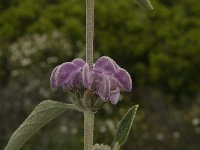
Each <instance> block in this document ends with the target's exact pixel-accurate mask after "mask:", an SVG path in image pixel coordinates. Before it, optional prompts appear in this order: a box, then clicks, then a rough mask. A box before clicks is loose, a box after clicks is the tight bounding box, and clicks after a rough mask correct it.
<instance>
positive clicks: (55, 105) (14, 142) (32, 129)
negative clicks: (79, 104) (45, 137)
mask: <svg viewBox="0 0 200 150" xmlns="http://www.w3.org/2000/svg"><path fill="white" fill-rule="evenodd" d="M67 109H78V108H76V107H75V106H74V105H72V104H65V103H61V102H57V101H52V100H46V101H43V102H41V103H40V104H38V106H37V107H36V108H35V109H34V110H33V111H32V113H31V114H30V115H29V116H28V118H27V119H26V120H25V121H24V122H23V123H22V124H21V125H20V127H19V128H18V129H17V130H16V131H15V132H14V133H13V135H12V136H11V138H10V140H9V142H8V144H7V146H6V147H5V149H4V150H19V149H20V148H21V147H22V146H23V145H24V144H25V143H26V142H27V141H28V140H29V139H30V138H31V137H32V136H33V135H34V134H35V133H36V132H37V131H38V130H39V129H40V128H42V127H43V126H44V125H46V124H47V123H48V122H49V121H51V120H52V119H54V118H56V117H57V116H59V115H60V114H62V113H63V112H64V111H66V110H67Z"/></svg>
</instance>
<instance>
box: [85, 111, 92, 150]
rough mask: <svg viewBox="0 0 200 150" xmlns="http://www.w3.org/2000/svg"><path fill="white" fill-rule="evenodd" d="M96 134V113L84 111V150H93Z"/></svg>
mask: <svg viewBox="0 0 200 150" xmlns="http://www.w3.org/2000/svg"><path fill="white" fill-rule="evenodd" d="M93 132H94V112H92V111H89V110H85V111H84V150H92V147H93Z"/></svg>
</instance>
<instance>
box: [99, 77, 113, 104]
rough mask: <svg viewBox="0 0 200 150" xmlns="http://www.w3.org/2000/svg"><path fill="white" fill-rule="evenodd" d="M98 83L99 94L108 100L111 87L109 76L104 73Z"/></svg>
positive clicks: (104, 99)
mask: <svg viewBox="0 0 200 150" xmlns="http://www.w3.org/2000/svg"><path fill="white" fill-rule="evenodd" d="M96 84H98V87H99V88H98V90H97V94H98V95H99V96H100V98H101V99H102V100H103V101H108V100H109V98H110V89H111V84H110V80H109V77H108V76H107V75H105V74H102V76H101V79H100V80H98V81H96Z"/></svg>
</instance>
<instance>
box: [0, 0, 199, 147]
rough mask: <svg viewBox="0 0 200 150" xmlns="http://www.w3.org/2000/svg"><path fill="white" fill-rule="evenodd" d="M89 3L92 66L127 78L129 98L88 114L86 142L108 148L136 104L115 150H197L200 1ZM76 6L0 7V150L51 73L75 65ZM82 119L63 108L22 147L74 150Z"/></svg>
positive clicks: (44, 91) (57, 2)
mask: <svg viewBox="0 0 200 150" xmlns="http://www.w3.org/2000/svg"><path fill="white" fill-rule="evenodd" d="M151 2H152V4H153V5H154V7H155V9H154V10H153V11H146V10H144V9H141V8H140V7H139V6H138V5H137V4H136V2H135V1H134V0H95V59H97V58H98V57H99V56H101V55H108V56H110V57H112V58H113V59H114V60H115V61H116V62H117V63H118V64H119V65H120V66H122V67H123V68H125V69H127V70H128V71H129V72H130V74H131V76H132V79H133V91H132V93H128V94H127V93H122V96H121V99H123V100H122V101H120V102H119V103H118V104H117V105H116V106H113V105H111V104H106V105H105V106H104V107H103V109H102V110H100V111H99V112H98V113H97V114H96V118H97V119H96V121H95V142H99V143H105V144H110V143H112V140H113V134H114V132H115V128H116V124H117V122H118V121H119V120H120V119H121V117H122V116H123V115H124V114H125V112H126V111H127V109H128V108H129V107H131V106H132V105H135V104H139V105H140V107H139V110H138V113H137V116H136V120H135V124H134V127H133V129H132V131H131V134H130V136H129V140H128V141H127V143H126V144H125V145H124V146H123V149H124V150H199V149H200V3H199V1H198V0H176V1H175V0H151ZM84 49H85V1H84V0H23V1H22V0H0V69H1V70H0V149H3V147H4V146H5V144H6V143H7V141H8V139H9V137H10V136H11V134H12V133H13V131H14V130H15V129H16V128H17V127H18V126H19V125H20V124H21V123H22V121H23V120H24V119H25V118H26V117H27V116H28V114H30V112H31V111H32V110H33V109H34V107H35V106H36V105H37V104H38V103H39V102H41V101H42V100H44V99H54V100H58V101H68V100H67V99H68V98H67V94H65V93H63V92H62V91H61V90H57V91H52V90H51V89H50V87H49V76H50V74H51V71H52V69H53V68H54V67H55V66H56V65H58V64H60V63H62V62H65V61H71V60H72V59H74V58H76V57H80V58H85V52H84ZM82 126H83V116H82V114H80V113H78V112H74V111H68V112H66V113H65V114H63V115H62V116H60V117H58V118H57V119H55V120H53V121H52V122H51V123H50V124H48V125H47V126H45V127H44V128H42V130H41V131H40V132H39V133H38V134H37V135H35V136H34V137H33V138H31V140H30V141H29V142H28V143H26V145H25V146H24V147H23V148H22V150H66V149H69V150H79V149H83V128H82Z"/></svg>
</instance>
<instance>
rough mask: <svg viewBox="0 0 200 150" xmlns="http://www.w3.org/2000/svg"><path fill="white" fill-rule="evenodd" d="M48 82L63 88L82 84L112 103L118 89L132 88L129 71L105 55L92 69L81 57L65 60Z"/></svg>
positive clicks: (72, 87)
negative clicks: (69, 60)
mask: <svg viewBox="0 0 200 150" xmlns="http://www.w3.org/2000/svg"><path fill="white" fill-rule="evenodd" d="M50 82H51V87H52V88H57V87H62V88H63V89H64V90H72V89H74V88H76V87H78V86H84V88H85V89H89V90H91V91H92V92H94V93H95V94H97V95H98V96H99V97H100V98H101V99H102V100H103V101H105V102H106V101H111V103H112V104H116V103H117V102H118V100H119V96H120V90H123V91H127V92H130V91H131V89H132V80H131V77H130V75H129V73H128V72H127V71H126V70H125V69H122V68H121V67H119V66H118V65H117V64H116V62H115V61H114V60H113V59H111V58H109V57H107V56H103V57H101V58H99V59H98V60H97V62H96V63H95V64H94V67H93V68H92V69H90V68H89V65H88V64H87V63H85V62H84V61H83V60H82V59H74V60H73V61H72V62H65V63H63V64H61V65H59V66H57V67H56V68H55V69H54V70H53V72H52V74H51V78H50Z"/></svg>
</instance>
